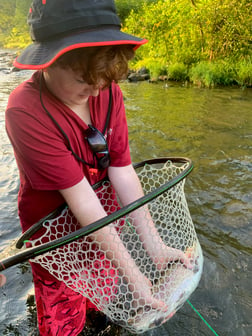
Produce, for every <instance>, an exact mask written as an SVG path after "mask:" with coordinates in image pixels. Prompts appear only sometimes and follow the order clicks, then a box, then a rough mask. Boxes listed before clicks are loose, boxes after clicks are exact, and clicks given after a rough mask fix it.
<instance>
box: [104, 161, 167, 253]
mask: <svg viewBox="0 0 252 336" xmlns="http://www.w3.org/2000/svg"><path fill="white" fill-rule="evenodd" d="M109 178H110V180H111V183H112V185H113V187H114V188H115V190H116V192H117V194H118V196H119V198H120V201H121V203H122V205H123V206H125V205H127V204H129V203H131V202H134V201H135V200H137V199H139V198H141V197H142V196H144V193H143V190H142V186H141V183H140V181H139V179H138V176H137V174H136V173H135V170H134V168H133V167H132V166H127V167H120V168H116V167H110V169H109ZM130 217H131V218H132V222H133V225H134V227H135V229H136V231H137V233H138V235H139V237H140V239H141V241H142V242H143V244H144V247H145V248H146V249H147V250H148V251H149V252H150V254H153V253H155V251H154V250H155V246H156V245H158V244H162V243H163V242H162V240H161V238H160V236H159V234H158V231H157V229H156V227H155V225H154V223H153V220H152V217H151V215H150V212H149V210H148V205H147V204H146V205H144V206H141V207H140V208H139V209H137V210H135V211H133V212H131V213H130ZM152 252H153V253H152Z"/></svg>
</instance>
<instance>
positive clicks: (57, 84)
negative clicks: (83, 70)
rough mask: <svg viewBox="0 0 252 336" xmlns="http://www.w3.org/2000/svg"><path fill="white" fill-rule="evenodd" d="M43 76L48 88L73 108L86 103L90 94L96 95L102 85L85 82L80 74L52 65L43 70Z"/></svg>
mask: <svg viewBox="0 0 252 336" xmlns="http://www.w3.org/2000/svg"><path fill="white" fill-rule="evenodd" d="M44 78H45V82H46V85H47V87H48V89H49V90H50V91H51V92H52V93H53V94H54V95H55V96H56V97H57V98H58V99H59V100H61V101H62V102H63V103H64V104H65V105H67V106H68V107H70V108H72V109H74V108H75V107H78V106H80V105H84V104H87V102H88V98H89V97H90V96H94V97H96V96H98V95H99V89H100V87H101V86H102V85H101V86H94V85H89V84H87V83H86V82H85V81H84V80H83V79H82V76H81V74H78V73H76V72H74V71H73V70H71V69H70V68H69V69H62V68H60V67H52V68H48V69H46V70H44Z"/></svg>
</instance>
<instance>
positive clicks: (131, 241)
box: [32, 161, 203, 333]
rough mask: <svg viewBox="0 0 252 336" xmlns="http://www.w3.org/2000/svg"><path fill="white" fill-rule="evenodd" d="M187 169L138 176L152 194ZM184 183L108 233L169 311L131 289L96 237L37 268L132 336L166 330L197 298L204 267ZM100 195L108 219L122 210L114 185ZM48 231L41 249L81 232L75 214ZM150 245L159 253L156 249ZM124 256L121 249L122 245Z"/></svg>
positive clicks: (157, 169)
mask: <svg viewBox="0 0 252 336" xmlns="http://www.w3.org/2000/svg"><path fill="white" fill-rule="evenodd" d="M186 165H187V164H182V165H181V164H176V163H172V162H171V161H167V162H166V163H165V164H158V165H152V164H151V165H145V166H144V167H142V168H138V169H137V174H138V177H139V179H140V181H141V184H142V187H143V190H144V192H145V194H147V193H149V192H150V191H152V190H154V189H156V188H157V187H160V186H161V185H163V184H164V183H166V182H167V181H169V180H171V179H172V178H174V177H176V176H177V175H178V174H179V173H180V172H182V171H183V170H184V169H185V167H186ZM184 183H185V179H184V180H182V181H181V182H179V183H178V184H176V185H175V186H174V187H172V188H171V189H169V190H167V191H165V192H164V193H163V194H161V195H160V196H158V197H156V198H155V199H154V200H152V201H150V202H149V203H148V204H147V206H142V207H140V208H139V209H138V210H136V211H135V213H134V212H133V213H130V214H128V215H127V216H125V217H122V218H120V219H119V220H117V221H115V222H113V223H111V224H109V226H108V227H109V228H110V230H111V234H114V235H119V236H120V239H121V241H122V242H123V246H124V247H126V249H127V250H128V253H129V254H130V256H131V258H132V259H133V260H134V263H135V265H137V267H138V268H139V270H140V271H141V273H142V274H144V276H145V277H146V278H147V279H149V280H150V282H151V284H152V286H151V292H152V295H153V297H154V298H155V299H157V300H161V301H162V302H164V303H165V304H166V307H165V308H162V309H160V308H154V307H153V305H150V304H148V303H146V300H144V299H142V298H141V297H140V296H139V295H137V293H135V292H134V284H130V283H129V282H128V281H127V279H126V278H125V276H124V275H123V274H121V272H120V269H118V268H117V267H116V264H117V263H116V262H114V260H113V257H111V254H110V257H109V258H108V257H107V255H108V254H107V253H104V252H103V251H102V249H101V244H102V243H101V242H100V243H97V242H95V241H93V240H91V239H90V238H89V237H88V236H86V237H82V238H80V239H79V240H76V241H74V242H71V243H69V244H67V245H64V246H62V247H59V248H57V249H56V250H54V251H51V252H48V253H45V254H43V255H41V256H38V257H36V258H35V259H33V260H32V261H33V262H35V263H40V264H41V265H42V266H43V267H44V268H45V269H47V270H48V271H49V272H50V273H51V274H53V275H54V276H55V277H56V278H57V279H59V280H61V281H64V282H65V283H66V285H67V286H68V287H70V288H72V289H73V290H74V291H77V292H79V293H81V294H82V295H83V296H85V297H87V298H89V299H90V300H91V302H93V303H94V304H95V305H96V306H97V308H98V309H99V310H100V311H102V312H104V313H105V314H106V315H107V316H108V317H109V318H110V319H111V320H112V321H113V322H114V323H117V324H119V325H121V326H122V327H124V328H126V329H128V330H129V331H131V332H133V333H142V332H144V331H146V330H148V329H150V328H154V327H157V326H159V325H160V324H162V323H163V322H164V321H167V320H168V319H169V318H170V317H171V316H172V315H173V314H174V313H175V312H176V311H177V310H178V309H179V308H180V307H181V306H182V305H183V304H184V302H185V301H186V300H187V298H188V297H189V296H190V294H191V293H192V292H193V291H194V290H195V288H196V286H197V285H198V282H199V280H200V276H201V272H202V267H203V256H202V252H201V247H200V244H199V242H198V239H197V236H196V233H195V229H194V225H193V222H192V219H191V216H190V213H189V210H188V206H187V202H186V198H185V195H184ZM97 195H98V197H99V198H100V201H101V203H102V204H103V206H104V208H105V210H106V212H107V213H108V214H110V213H113V212H114V211H116V210H117V209H118V203H119V200H118V199H117V197H116V195H115V193H114V192H113V190H112V188H111V185H110V183H109V182H104V183H103V185H102V187H100V188H99V190H98V191H97ZM136 212H137V216H138V217H137V218H138V220H139V217H141V221H144V222H145V223H146V225H145V228H148V227H149V230H150V232H149V238H148V239H147V240H148V242H147V241H146V240H145V239H143V237H142V236H141V234H139V231H138V230H137V229H136V228H137V223H136ZM149 214H150V215H151V216H150V215H149ZM153 223H154V225H155V226H154V229H153ZM43 226H44V228H45V229H44V231H45V233H44V234H43V236H42V237H40V238H39V239H36V240H34V241H32V245H33V246H35V245H39V244H42V243H46V242H48V241H50V240H52V239H57V238H61V237H62V236H65V235H67V234H68V233H70V232H73V231H76V230H77V229H79V228H80V227H79V225H78V223H77V222H76V219H75V218H74V216H73V215H72V214H71V211H70V210H69V209H68V208H66V209H64V210H63V211H62V213H61V215H60V216H58V217H57V218H55V219H52V220H48V221H46V222H44V223H43ZM115 228H116V230H115ZM153 230H154V231H153ZM157 233H158V234H159V236H160V237H159V238H157ZM160 238H161V239H160ZM104 239H105V238H104ZM152 239H153V241H152ZM115 241H116V240H115ZM149 241H151V242H152V247H150V246H148V244H149V245H150V242H149ZM153 246H154V249H153ZM117 248H118V249H119V248H121V245H118V247H117ZM153 250H154V251H155V253H154V254H153ZM111 252H113V251H111ZM117 252H118V251H117ZM160 256H161V257H160ZM164 256H165V257H164ZM162 257H163V259H162ZM160 258H161V259H160ZM161 260H162V262H161ZM141 281H142V279H141ZM167 307H168V308H167Z"/></svg>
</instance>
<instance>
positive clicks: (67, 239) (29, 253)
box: [0, 157, 193, 271]
mask: <svg viewBox="0 0 252 336" xmlns="http://www.w3.org/2000/svg"><path fill="white" fill-rule="evenodd" d="M167 161H171V162H172V163H184V164H188V166H187V167H186V168H185V169H184V170H183V171H182V172H181V173H179V174H178V175H177V176H175V177H174V178H172V179H171V180H169V181H167V182H166V183H164V184H163V185H161V186H160V187H158V188H156V189H155V190H153V191H151V192H149V193H148V194H146V195H144V196H142V197H141V198H138V199H137V200H136V201H134V202H132V203H130V204H128V205H127V206H125V207H123V208H121V209H119V210H117V211H115V212H114V213H112V214H110V215H108V216H106V217H103V218H101V219H99V220H98V221H95V222H93V223H91V224H89V225H87V226H85V227H82V228H80V229H78V230H77V231H75V232H72V233H69V234H68V235H66V236H64V237H61V238H58V239H55V240H53V241H50V242H48V243H44V244H41V245H39V246H34V247H31V248H29V249H27V250H25V251H22V252H19V253H17V254H16V255H14V256H11V257H9V258H6V259H3V260H1V261H0V271H2V270H4V269H6V268H9V267H11V266H14V265H16V264H18V263H20V262H23V261H26V260H29V259H31V258H35V257H37V256H39V255H41V254H44V253H46V252H49V251H52V250H55V249H57V248H58V247H60V246H63V245H66V244H69V243H71V242H72V241H75V240H77V239H79V238H81V237H84V236H87V235H89V234H91V233H93V232H95V231H97V230H99V229H101V228H103V227H104V226H106V225H109V224H111V223H112V222H114V221H116V220H118V219H120V218H121V217H123V216H125V215H127V214H128V213H130V212H132V211H134V210H136V209H138V208H140V207H141V206H143V205H145V204H146V203H148V202H150V201H151V200H153V199H154V198H156V197H158V196H159V195H161V194H162V193H164V192H165V191H167V190H168V189H170V188H172V187H173V186H175V185H176V184H177V183H179V182H181V181H182V180H183V179H184V178H185V177H186V176H188V175H189V174H190V173H191V171H192V170H193V163H192V161H191V159H189V158H186V157H161V158H155V159H148V160H144V161H141V162H139V163H136V164H134V165H133V166H134V168H135V169H137V168H140V167H143V166H144V165H145V164H158V163H165V162H167ZM105 181H108V179H107V178H105V179H103V180H101V181H99V182H98V183H96V184H95V185H93V186H92V187H93V188H94V189H97V188H98V187H99V186H101V185H102V183H103V182H105ZM65 207H66V204H63V205H61V206H60V207H58V208H57V209H56V210H54V211H53V212H51V213H50V214H49V215H47V216H46V217H44V218H42V219H41V220H40V221H39V222H37V223H35V224H34V225H33V226H32V228H33V227H34V226H35V227H36V231H37V230H38V229H39V228H40V227H41V226H42V223H43V222H44V221H45V220H49V219H52V218H53V215H54V217H55V213H56V212H59V211H62V210H63V209H64V208H65ZM38 226H39V227H38ZM28 231H29V229H28V230H27V231H26V232H25V233H24V234H23V235H22V236H21V237H20V238H19V239H18V241H17V243H16V247H17V248H20V247H22V246H23V244H24V240H26V239H27V237H28V233H29V235H30V236H32V235H33V234H34V233H35V232H36V231H34V228H33V230H32V229H31V230H30V231H29V232H28ZM31 232H32V234H31ZM18 246H20V247H18Z"/></svg>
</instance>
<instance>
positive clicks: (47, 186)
mask: <svg viewBox="0 0 252 336" xmlns="http://www.w3.org/2000/svg"><path fill="white" fill-rule="evenodd" d="M6 130H7V133H8V136H9V138H10V141H11V143H12V145H13V148H14V152H15V156H16V160H17V163H18V166H19V170H20V173H21V174H24V175H25V176H26V178H27V179H28V180H29V182H30V184H31V186H32V188H33V189H37V190H59V189H65V188H69V187H71V186H73V185H75V184H76V183H78V182H80V181H81V180H82V178H83V176H84V173H83V169H82V167H81V164H80V163H79V162H77V161H76V160H75V159H74V157H73V155H72V153H71V151H69V150H68V148H67V146H66V144H65V140H64V138H63V136H62V135H61V133H60V132H59V131H58V130H57V129H56V127H55V125H53V123H51V124H45V123H43V120H39V119H37V118H36V117H35V116H33V115H32V114H31V113H27V112H26V111H24V110H22V109H13V108H10V109H7V111H6Z"/></svg>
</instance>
